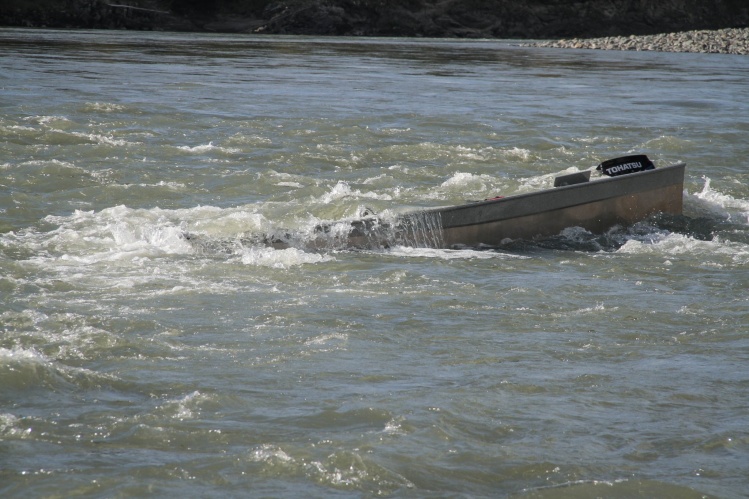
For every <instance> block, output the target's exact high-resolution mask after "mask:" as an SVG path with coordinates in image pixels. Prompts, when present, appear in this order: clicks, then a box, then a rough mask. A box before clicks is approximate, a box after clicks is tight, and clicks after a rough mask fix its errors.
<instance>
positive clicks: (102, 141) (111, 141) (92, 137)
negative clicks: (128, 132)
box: [58, 130, 139, 147]
mask: <svg viewBox="0 0 749 499" xmlns="http://www.w3.org/2000/svg"><path fill="white" fill-rule="evenodd" d="M58 132H59V130H58ZM66 133H68V134H70V135H72V136H74V137H79V138H82V139H85V140H87V141H89V142H92V143H94V144H99V145H107V146H117V147H124V146H135V145H139V142H129V141H127V140H124V139H115V138H114V137H112V136H111V135H102V134H99V133H83V132H66Z"/></svg>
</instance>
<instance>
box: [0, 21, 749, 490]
mask: <svg viewBox="0 0 749 499" xmlns="http://www.w3.org/2000/svg"><path fill="white" fill-rule="evenodd" d="M747 82H749V58H746V57H744V56H730V55H715V54H673V53H671V54H664V53H652V52H596V51H574V50H561V49H560V50H554V49H540V48H523V47H520V46H518V44H516V43H513V42H512V41H491V40H474V41H459V40H426V39H413V40H410V39H406V40H404V39H353V38H307V37H270V36H269V37H259V36H248V35H244V36H243V35H209V34H174V33H150V32H117V31H64V30H63V31H53V30H22V29H0V297H1V299H0V495H2V496H3V497H18V498H21V497H48V498H53V497H149V496H159V497H299V496H304V497H371V496H385V497H420V498H421V497H523V498H525V497H532V498H565V497H597V496H604V497H684V498H689V497H695V498H696V497H704V496H709V497H722V498H740V497H746V495H745V494H746V491H747V490H749V425H748V422H749V421H748V420H747V414H748V413H749V412H748V411H749V406H748V405H747V404H748V402H747V401H749V368H747V366H748V365H749V293H747V289H749V164H748V163H747V158H749V140H748V139H749V83H747ZM640 152H642V153H646V154H648V155H649V156H650V158H651V159H652V160H654V162H655V164H656V166H659V165H661V166H662V165H667V164H670V163H675V162H679V161H683V162H686V164H687V170H686V172H687V173H686V182H685V190H684V216H683V217H662V216H661V217H653V218H651V219H648V220H646V221H643V222H641V223H638V224H637V225H635V226H633V227H616V228H614V229H612V230H611V231H609V232H608V233H606V234H603V235H600V234H590V233H587V232H586V231H584V230H582V229H579V228H570V229H568V230H566V231H564V232H563V233H561V234H559V235H558V236H555V237H552V238H549V239H546V240H542V241H532V242H522V241H516V242H513V243H509V244H508V245H507V246H506V247H501V248H495V249H485V250H481V251H479V250H473V249H467V248H457V249H445V250H441V249H430V248H412V247H398V246H396V247H392V248H387V249H381V250H371V251H353V250H347V249H346V248H343V247H341V248H338V247H331V248H329V249H327V250H323V251H309V250H306V249H304V248H296V247H292V248H289V249H284V250H273V249H271V248H267V247H265V246H263V245H261V244H252V243H249V242H248V241H250V240H252V236H254V235H258V234H264V233H269V232H273V231H278V230H291V231H294V232H295V233H297V234H302V237H304V236H303V235H304V234H308V233H310V232H311V231H312V230H313V229H314V227H315V226H316V225H317V224H319V223H321V222H328V221H336V220H345V219H354V218H356V217H358V216H359V215H360V214H361V213H362V212H363V211H364V210H371V211H374V212H377V213H380V214H384V215H388V214H391V215H393V214H399V213H403V212H406V211H409V210H413V209H417V208H422V207H437V206H447V205H451V204H459V203H463V202H464V201H466V200H474V199H484V198H489V197H494V196H497V195H508V194H515V193H522V192H530V191H533V190H537V189H540V188H544V187H550V186H551V185H552V183H553V179H554V177H555V176H556V175H559V174H562V173H571V172H576V171H580V170H587V169H590V168H593V167H595V165H597V164H598V163H600V162H601V161H603V160H605V159H609V158H613V157H617V156H622V155H625V154H630V153H640ZM185 233H190V234H194V235H198V236H199V237H200V241H201V244H196V243H194V242H192V241H191V240H188V239H185V237H184V234H185ZM248 238H249V239H248Z"/></svg>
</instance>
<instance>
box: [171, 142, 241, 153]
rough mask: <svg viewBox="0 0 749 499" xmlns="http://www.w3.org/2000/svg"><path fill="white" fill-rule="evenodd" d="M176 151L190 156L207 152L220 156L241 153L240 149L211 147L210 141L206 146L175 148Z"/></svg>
mask: <svg viewBox="0 0 749 499" xmlns="http://www.w3.org/2000/svg"><path fill="white" fill-rule="evenodd" d="M177 149H179V150H180V151H184V152H187V153H190V154H206V153H209V152H220V153H222V154H239V153H241V152H242V150H241V149H237V148H236V147H221V146H216V145H213V142H212V141H211V142H208V143H207V144H201V145H197V146H177Z"/></svg>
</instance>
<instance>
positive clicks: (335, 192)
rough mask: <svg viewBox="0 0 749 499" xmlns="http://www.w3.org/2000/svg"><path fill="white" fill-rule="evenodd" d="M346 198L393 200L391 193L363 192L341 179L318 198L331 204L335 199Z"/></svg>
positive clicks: (324, 202)
mask: <svg viewBox="0 0 749 499" xmlns="http://www.w3.org/2000/svg"><path fill="white" fill-rule="evenodd" d="M346 198H354V199H361V198H365V199H381V200H386V201H390V200H392V196H390V195H389V194H379V193H376V192H362V191H360V190H357V189H352V188H351V186H350V185H349V184H348V183H347V182H343V181H339V182H338V183H336V185H334V186H333V187H332V188H331V189H330V190H329V191H328V192H326V193H325V194H323V195H322V196H321V197H320V198H318V201H319V202H321V203H323V204H330V203H333V202H334V201H338V200H341V199H346Z"/></svg>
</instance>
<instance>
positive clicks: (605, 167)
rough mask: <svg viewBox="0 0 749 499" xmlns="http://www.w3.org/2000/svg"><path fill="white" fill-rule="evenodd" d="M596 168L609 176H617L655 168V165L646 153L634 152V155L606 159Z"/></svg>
mask: <svg viewBox="0 0 749 499" xmlns="http://www.w3.org/2000/svg"><path fill="white" fill-rule="evenodd" d="M596 170H599V171H602V172H603V173H605V174H606V175H608V176H609V177H616V176H618V175H626V174H627V173H636V172H641V171H645V170H655V165H654V164H653V162H652V161H650V159H649V158H648V157H647V156H646V155H644V154H633V155H632V156H622V157H621V158H614V159H609V160H606V161H604V162H603V163H601V164H600V165H598V166H597V167H596Z"/></svg>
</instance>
